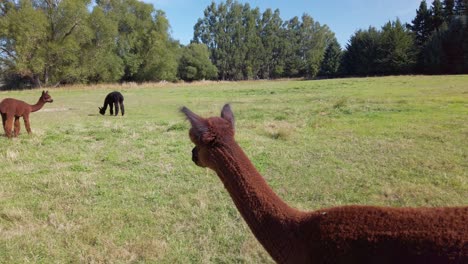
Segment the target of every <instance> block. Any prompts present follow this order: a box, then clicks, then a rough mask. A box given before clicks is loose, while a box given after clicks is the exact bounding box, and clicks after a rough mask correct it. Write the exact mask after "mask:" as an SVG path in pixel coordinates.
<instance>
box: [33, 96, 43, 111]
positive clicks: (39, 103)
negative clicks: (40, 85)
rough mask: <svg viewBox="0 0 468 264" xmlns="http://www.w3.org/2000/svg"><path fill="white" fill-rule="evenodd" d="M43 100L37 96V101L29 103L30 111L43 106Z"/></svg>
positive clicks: (37, 109)
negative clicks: (32, 103)
mask: <svg viewBox="0 0 468 264" xmlns="http://www.w3.org/2000/svg"><path fill="white" fill-rule="evenodd" d="M44 104H45V102H44V101H43V100H41V99H40V98H39V101H37V103H36V104H35V105H30V107H31V112H36V111H39V110H40V109H41V108H42V107H43V106H44Z"/></svg>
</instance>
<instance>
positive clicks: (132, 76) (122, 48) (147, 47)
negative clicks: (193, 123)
mask: <svg viewBox="0 0 468 264" xmlns="http://www.w3.org/2000/svg"><path fill="white" fill-rule="evenodd" d="M96 3H97V5H98V6H99V7H100V8H101V9H102V10H103V11H104V13H105V15H106V16H108V17H109V18H110V19H111V20H112V21H114V23H115V24H117V25H118V35H117V37H116V45H117V47H116V52H117V54H118V56H119V57H120V58H121V60H122V61H123V65H124V75H123V77H122V78H121V79H122V80H123V81H159V80H175V79H176V75H177V60H178V58H177V49H178V44H177V43H176V42H175V41H173V40H172V39H171V38H170V35H169V33H168V30H169V23H168V21H167V18H166V17H165V14H164V12H162V11H160V10H155V9H154V7H153V5H151V4H146V3H143V2H140V1H137V0H127V1H121V0H98V1H96Z"/></svg>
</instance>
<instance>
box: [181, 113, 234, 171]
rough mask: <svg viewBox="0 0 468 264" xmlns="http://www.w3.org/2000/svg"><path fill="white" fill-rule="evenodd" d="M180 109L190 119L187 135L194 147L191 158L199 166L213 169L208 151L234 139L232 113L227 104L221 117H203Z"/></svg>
mask: <svg viewBox="0 0 468 264" xmlns="http://www.w3.org/2000/svg"><path fill="white" fill-rule="evenodd" d="M181 111H182V112H183V113H184V114H185V116H186V117H187V119H188V120H189V121H190V124H191V125H192V127H191V128H190V131H189V136H190V139H191V140H192V142H193V143H194V144H195V147H194V148H193V150H192V160H193V162H194V163H195V164H197V165H198V166H200V167H208V168H211V169H213V164H212V160H211V159H210V151H211V150H213V149H214V148H216V147H220V146H223V145H224V144H227V143H229V142H231V141H233V140H234V114H233V113H232V111H231V107H230V106H229V104H226V105H224V107H223V109H222V110H221V117H209V118H203V117H200V116H198V115H197V114H195V113H193V112H192V111H190V110H189V109H188V108H187V107H185V106H184V107H182V109H181Z"/></svg>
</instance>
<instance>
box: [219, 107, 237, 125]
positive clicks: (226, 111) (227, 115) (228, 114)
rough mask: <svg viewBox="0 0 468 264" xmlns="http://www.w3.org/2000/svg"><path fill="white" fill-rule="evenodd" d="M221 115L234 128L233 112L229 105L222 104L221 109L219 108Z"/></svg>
mask: <svg viewBox="0 0 468 264" xmlns="http://www.w3.org/2000/svg"><path fill="white" fill-rule="evenodd" d="M221 117H222V118H223V119H225V120H227V121H229V123H231V125H232V128H233V129H234V114H233V113H232V110H231V106H230V105H229V104H225V105H224V107H223V110H221Z"/></svg>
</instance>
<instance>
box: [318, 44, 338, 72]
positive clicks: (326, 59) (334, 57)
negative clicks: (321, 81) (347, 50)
mask: <svg viewBox="0 0 468 264" xmlns="http://www.w3.org/2000/svg"><path fill="white" fill-rule="evenodd" d="M341 55H342V51H341V47H340V44H339V43H338V41H337V40H336V38H335V39H333V40H332V41H331V42H330V44H328V47H327V49H326V50H325V55H324V56H323V61H322V64H321V65H320V72H319V76H322V77H336V76H337V75H338V73H339V69H340V62H341Z"/></svg>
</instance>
